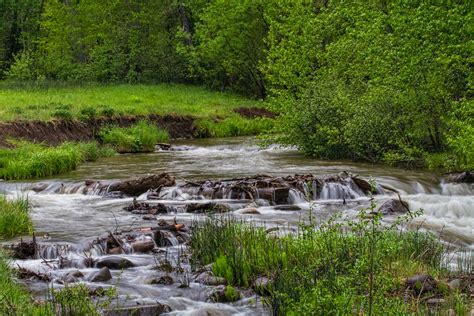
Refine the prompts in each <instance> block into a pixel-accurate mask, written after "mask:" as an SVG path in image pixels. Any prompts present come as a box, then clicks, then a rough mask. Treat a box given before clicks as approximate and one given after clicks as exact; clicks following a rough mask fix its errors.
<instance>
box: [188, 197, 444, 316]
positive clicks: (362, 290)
mask: <svg viewBox="0 0 474 316" xmlns="http://www.w3.org/2000/svg"><path fill="white" fill-rule="evenodd" d="M373 209H375V205H373V206H372V207H371V208H370V209H369V210H367V211H365V210H363V211H362V212H361V213H360V218H359V220H358V221H349V222H341V221H340V220H339V219H338V218H335V219H332V220H331V221H329V222H327V223H323V224H322V225H316V224H314V223H309V224H301V226H300V230H299V231H298V232H297V233H296V234H291V235H281V236H278V237H276V236H272V235H270V234H269V233H267V232H266V230H265V229H264V227H259V226H257V225H256V224H250V223H248V222H240V221H238V220H236V219H234V218H232V217H219V218H209V219H207V220H206V221H204V222H197V223H195V224H194V226H193V234H192V238H191V242H190V248H191V252H192V257H191V259H192V261H191V263H192V266H193V267H197V266H201V265H206V264H209V263H213V266H212V267H213V272H214V274H215V275H218V276H221V277H225V278H226V279H227V280H228V282H229V283H230V284H231V285H238V286H249V285H250V284H252V281H253V280H255V279H256V278H257V277H259V276H262V275H264V276H268V277H269V278H270V279H271V280H272V286H271V287H270V288H269V298H268V302H269V303H270V304H271V306H272V309H273V311H274V312H275V313H277V314H290V315H309V314H318V315H323V314H325V315H328V314H352V313H353V312H354V310H357V311H360V313H363V314H377V313H379V312H381V311H384V312H389V311H391V312H397V313H409V312H410V311H411V310H412V308H414V309H415V310H423V308H424V307H423V305H422V304H420V303H419V302H414V304H415V306H410V305H408V304H405V303H404V301H403V295H401V296H396V295H393V294H392V293H396V292H397V291H401V292H402V293H403V290H404V286H403V284H401V281H400V280H402V279H403V278H405V277H409V276H411V275H412V274H413V273H416V272H419V271H420V270H421V271H426V273H430V274H434V275H435V276H436V275H440V274H441V273H442V271H443V264H442V262H443V257H444V248H443V246H442V245H441V244H440V243H439V242H438V240H437V239H436V238H435V237H434V236H433V235H431V234H427V233H422V232H419V231H408V232H406V231H401V230H398V228H397V227H398V226H397V224H399V223H401V222H404V221H406V220H408V219H409V218H410V217H409V216H408V217H406V218H401V219H400V220H399V221H397V222H396V223H395V224H394V225H393V226H390V227H385V226H384V225H382V224H381V221H380V215H376V216H373V215H371V213H370V212H371V210H373ZM414 214H415V215H416V213H414ZM348 226H349V227H350V228H351V229H349V230H348V229H347V227H348Z"/></svg>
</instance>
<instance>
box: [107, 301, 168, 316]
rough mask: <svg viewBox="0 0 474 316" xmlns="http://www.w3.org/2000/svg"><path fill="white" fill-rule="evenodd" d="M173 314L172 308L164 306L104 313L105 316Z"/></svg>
mask: <svg viewBox="0 0 474 316" xmlns="http://www.w3.org/2000/svg"><path fill="white" fill-rule="evenodd" d="M169 312H171V307H169V306H168V305H164V304H159V303H157V304H151V305H138V306H129V307H115V308H113V309H110V310H106V311H104V312H103V313H102V315H104V316H130V315H133V316H155V315H161V314H164V313H169Z"/></svg>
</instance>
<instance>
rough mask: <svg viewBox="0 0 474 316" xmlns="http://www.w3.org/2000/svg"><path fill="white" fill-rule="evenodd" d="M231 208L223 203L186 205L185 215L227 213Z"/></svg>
mask: <svg viewBox="0 0 474 316" xmlns="http://www.w3.org/2000/svg"><path fill="white" fill-rule="evenodd" d="M231 211H232V208H231V207H230V206H229V205H228V204H223V203H191V204H188V205H186V212H187V213H227V212H231Z"/></svg>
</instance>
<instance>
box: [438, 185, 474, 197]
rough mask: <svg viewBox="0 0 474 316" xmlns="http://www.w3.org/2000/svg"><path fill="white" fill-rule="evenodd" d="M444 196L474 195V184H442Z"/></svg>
mask: <svg viewBox="0 0 474 316" xmlns="http://www.w3.org/2000/svg"><path fill="white" fill-rule="evenodd" d="M440 187H441V194H442V195H450V196H451V195H474V184H472V183H471V184H468V183H441V184H440Z"/></svg>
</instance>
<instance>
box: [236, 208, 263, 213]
mask: <svg viewBox="0 0 474 316" xmlns="http://www.w3.org/2000/svg"><path fill="white" fill-rule="evenodd" d="M240 214H245V215H259V214H260V212H259V211H258V210H257V209H256V208H254V207H250V208H244V209H243V210H241V211H240Z"/></svg>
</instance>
